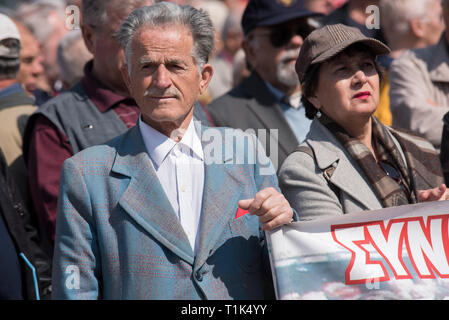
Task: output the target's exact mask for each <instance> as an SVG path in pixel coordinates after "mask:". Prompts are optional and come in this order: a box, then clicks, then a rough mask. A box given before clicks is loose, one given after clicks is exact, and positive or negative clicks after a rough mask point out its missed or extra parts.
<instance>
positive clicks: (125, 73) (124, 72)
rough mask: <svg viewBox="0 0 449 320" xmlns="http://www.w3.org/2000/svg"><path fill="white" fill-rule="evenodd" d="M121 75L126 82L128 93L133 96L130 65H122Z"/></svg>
mask: <svg viewBox="0 0 449 320" xmlns="http://www.w3.org/2000/svg"><path fill="white" fill-rule="evenodd" d="M120 73H121V74H122V78H123V81H124V82H125V85H126V88H128V92H129V93H130V94H131V77H130V75H129V71H128V65H127V64H126V62H125V63H123V64H122V67H121V68H120Z"/></svg>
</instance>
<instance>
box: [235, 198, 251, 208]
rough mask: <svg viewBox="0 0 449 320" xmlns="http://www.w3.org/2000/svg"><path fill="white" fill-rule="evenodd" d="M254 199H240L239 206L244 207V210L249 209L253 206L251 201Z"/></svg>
mask: <svg viewBox="0 0 449 320" xmlns="http://www.w3.org/2000/svg"><path fill="white" fill-rule="evenodd" d="M253 200H254V199H244V200H240V201H239V203H238V204H239V208H241V209H243V210H248V209H249V207H250V206H251V203H252V202H253Z"/></svg>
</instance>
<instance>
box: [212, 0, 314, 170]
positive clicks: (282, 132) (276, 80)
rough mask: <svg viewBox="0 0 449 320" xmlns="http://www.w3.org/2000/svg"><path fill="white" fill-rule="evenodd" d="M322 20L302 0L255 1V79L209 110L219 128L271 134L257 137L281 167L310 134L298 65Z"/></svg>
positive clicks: (245, 21)
mask: <svg viewBox="0 0 449 320" xmlns="http://www.w3.org/2000/svg"><path fill="white" fill-rule="evenodd" d="M319 16H320V14H318V13H316V12H311V11H309V10H307V9H306V8H305V6H304V2H303V1H302V0H295V1H287V0H277V1H276V0H250V1H249V2H248V5H247V7H246V9H245V11H244V13H243V17H242V28H243V31H244V34H245V40H244V42H243V49H244V51H245V55H246V60H247V62H248V64H249V65H250V68H251V70H252V73H251V76H250V77H249V78H247V79H246V80H244V81H243V82H242V83H241V84H240V85H238V86H237V87H235V88H234V89H232V90H231V91H230V92H228V93H227V94H225V95H224V96H222V97H220V98H218V99H216V100H214V101H213V102H212V103H211V104H209V106H208V111H209V113H210V115H211V117H212V119H213V121H214V123H215V124H216V125H217V126H228V127H232V128H239V129H242V130H247V129H254V130H256V133H259V132H258V130H259V129H265V130H267V131H263V132H264V133H265V134H266V136H265V134H259V135H258V138H259V140H260V141H261V142H262V144H263V145H264V146H265V149H266V152H267V154H268V155H269V156H270V159H271V161H272V162H273V164H274V166H275V167H276V169H277V168H278V167H279V166H280V165H281V163H282V162H283V160H284V159H285V158H286V157H287V155H288V154H289V153H290V152H291V151H293V150H294V149H295V148H296V146H297V145H298V144H299V142H301V141H302V140H304V138H305V136H306V134H307V132H308V131H309V127H310V120H309V119H307V118H306V116H305V111H304V108H303V107H302V105H301V103H300V98H301V90H300V86H299V81H298V77H297V75H296V72H295V62H296V59H297V58H298V55H299V50H300V48H301V45H302V43H303V41H304V38H305V37H306V36H307V35H308V34H309V33H310V32H311V31H313V30H314V29H315V28H316V27H317V26H318V23H317V21H316V20H315V19H313V18H316V17H319ZM273 129H275V130H273ZM276 148H277V152H273V150H276Z"/></svg>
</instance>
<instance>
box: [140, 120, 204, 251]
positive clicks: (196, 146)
mask: <svg viewBox="0 0 449 320" xmlns="http://www.w3.org/2000/svg"><path fill="white" fill-rule="evenodd" d="M139 129H140V132H141V133H142V137H143V141H144V143H145V147H146V149H147V151H148V154H149V156H150V158H151V161H152V163H153V166H154V169H155V171H156V174H157V177H158V178H159V181H160V183H161V185H162V188H163V189H164V191H165V193H166V195H167V197H168V200H169V201H170V203H171V205H172V207H173V210H174V211H175V213H176V214H177V215H178V218H179V221H180V223H181V226H182V227H183V228H184V231H185V232H186V234H187V237H188V239H189V241H190V245H191V247H192V250H193V252H194V253H196V245H197V240H198V239H197V238H198V234H199V222H200V215H201V206H202V199H203V188H204V153H203V148H202V145H201V140H200V138H199V137H198V135H197V133H196V130H195V126H194V123H193V119H192V120H191V121H190V124H189V126H188V128H187V130H186V131H185V133H184V135H183V137H182V139H181V141H179V142H178V143H176V142H175V141H174V140H172V139H170V138H169V137H167V136H165V135H163V134H162V133H160V132H159V131H157V130H155V129H153V128H152V127H150V126H149V125H147V124H146V123H144V122H143V121H142V119H141V117H140V118H139Z"/></svg>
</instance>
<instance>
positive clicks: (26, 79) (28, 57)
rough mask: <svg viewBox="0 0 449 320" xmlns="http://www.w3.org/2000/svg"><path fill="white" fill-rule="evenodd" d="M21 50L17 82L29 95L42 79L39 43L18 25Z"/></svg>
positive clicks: (42, 69) (41, 58)
mask: <svg viewBox="0 0 449 320" xmlns="http://www.w3.org/2000/svg"><path fill="white" fill-rule="evenodd" d="M18 29H19V32H20V38H21V42H22V49H21V50H20V57H19V58H20V69H19V73H18V74H17V81H19V82H20V83H22V84H23V85H24V87H25V90H26V91H28V92H29V93H31V92H32V91H34V90H36V89H38V87H39V82H40V81H41V78H42V77H44V67H43V61H44V57H43V55H42V54H41V51H40V48H39V43H38V42H37V40H36V39H35V38H34V36H33V35H32V34H31V32H30V31H29V30H28V29H26V28H25V27H23V26H21V25H18ZM41 89H46V88H41Z"/></svg>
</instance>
